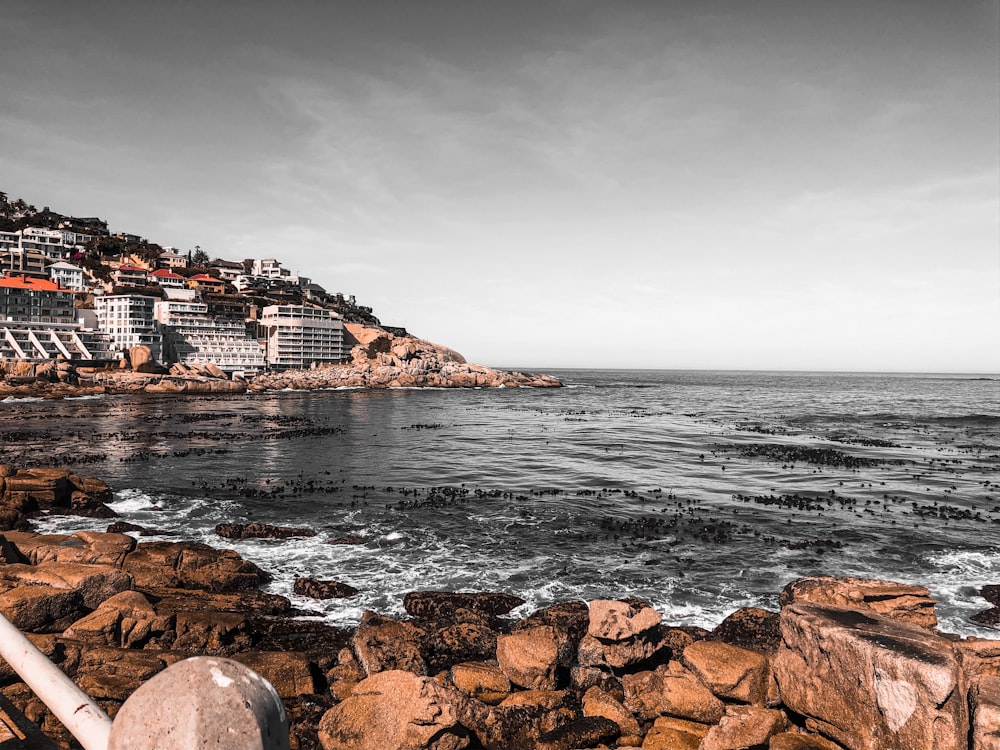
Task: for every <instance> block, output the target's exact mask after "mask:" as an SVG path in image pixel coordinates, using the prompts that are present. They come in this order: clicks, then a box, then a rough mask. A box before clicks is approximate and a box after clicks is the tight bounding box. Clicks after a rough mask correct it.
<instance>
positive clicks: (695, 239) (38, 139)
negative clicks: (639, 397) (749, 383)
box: [0, 0, 1000, 372]
mask: <svg viewBox="0 0 1000 750" xmlns="http://www.w3.org/2000/svg"><path fill="white" fill-rule="evenodd" d="M998 7H1000V2H998V0H955V1H953V2H943V1H941V0H928V1H922V0H898V1H889V0H836V2H834V1H832V0H822V1H820V0H815V1H814V0H788V1H786V2H769V1H766V0H765V1H763V2H761V1H756V0H755V1H754V2H746V0H732V1H731V2H701V1H699V2H695V1H694V0H691V1H690V2H666V1H662V2H629V1H628V0H615V1H614V2H612V1H611V0H606V1H605V2H590V1H589V0H572V1H571V0H548V1H543V0H531V1H530V2H512V1H511V0H503V1H502V2H501V1H498V0H490V1H489V2H486V1H479V0H450V1H449V2H443V1H434V0H419V1H418V0H396V1H395V2H385V1H379V0H374V1H368V2H363V3H362V2H346V1H344V2H286V3H281V4H278V3H252V2H229V3H227V2H210V3H206V2H177V1H176V0H175V1H172V2H137V1H136V0H131V1H130V2H100V1H96V2H95V1H90V2H85V3H83V2H81V3H68V2H54V1H50V0H27V1H25V0H5V2H4V3H3V8H2V22H0V25H2V28H3V32H2V37H3V39H2V42H0V190H4V191H6V192H7V193H8V194H10V195H11V196H12V197H23V198H24V199H25V200H27V201H28V202H30V203H34V204H36V205H37V206H38V207H39V208H41V207H42V206H43V205H48V206H50V207H51V208H52V209H53V210H55V211H59V212H61V213H68V214H74V215H82V216H89V215H99V216H101V217H103V218H105V219H107V220H108V222H109V223H110V225H111V229H112V231H128V232H132V233H136V234H140V235H142V236H144V237H146V238H148V239H149V240H151V241H155V242H159V243H160V244H163V245H173V246H175V247H177V248H179V249H181V250H183V251H186V250H188V249H191V248H193V247H194V246H195V245H200V246H201V247H202V248H203V249H204V250H206V251H207V252H208V253H209V255H210V256H212V257H222V258H226V259H232V260H239V259H243V258H248V257H275V258H278V259H279V260H280V261H282V262H283V264H284V265H285V266H286V267H288V268H290V269H291V270H292V271H295V272H299V273H301V274H303V275H307V276H311V277H312V278H313V279H314V280H315V281H316V282H317V283H319V284H322V285H323V286H324V287H326V288H327V289H328V290H329V291H341V292H344V293H346V294H354V295H356V296H357V298H358V302H359V303H361V304H365V305H370V306H372V307H373V308H374V309H375V313H376V315H378V316H379V318H380V319H381V320H382V322H383V323H385V324H389V325H402V326H406V327H407V328H408V329H409V330H410V331H411V332H412V333H414V334H416V335H418V336H421V337H423V338H427V339H430V340H432V341H437V342H439V343H442V344H447V345H449V346H451V347H453V348H455V349H457V350H459V351H460V352H462V353H463V354H465V355H466V356H467V357H468V358H469V359H470V360H473V361H478V362H482V363H484V364H489V365H494V366H509V367H524V368H535V369H543V368H545V367H550V368H555V367H590V366H597V367H657V368H725V369H808V370H889V371H935V372H941V371H944V372H963V371H964V372H998V371H1000V227H998V225H1000V135H998V132H1000V96H998V90H1000V72H998V69H1000V68H998V66H1000V52H998V36H1000V32H998V29H1000V12H998Z"/></svg>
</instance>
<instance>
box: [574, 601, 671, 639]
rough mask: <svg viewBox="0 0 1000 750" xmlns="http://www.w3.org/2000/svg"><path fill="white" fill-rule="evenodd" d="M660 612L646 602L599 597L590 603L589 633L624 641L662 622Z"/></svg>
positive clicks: (602, 637)
mask: <svg viewBox="0 0 1000 750" xmlns="http://www.w3.org/2000/svg"><path fill="white" fill-rule="evenodd" d="M660 620H661V618H660V613H659V612H657V611H656V610H655V609H653V608H652V607H650V606H649V605H648V604H646V603H645V602H638V601H613V600H610V599H598V600H596V601H592V602H591V603H590V624H589V626H588V628H587V634H588V635H590V636H592V637H594V638H598V639H600V640H603V641H624V640H627V639H629V638H633V637H635V636H637V635H639V634H641V633H645V632H646V631H647V630H650V629H652V628H655V627H656V626H657V625H659V624H660Z"/></svg>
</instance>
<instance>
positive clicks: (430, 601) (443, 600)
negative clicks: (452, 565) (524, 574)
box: [403, 591, 524, 618]
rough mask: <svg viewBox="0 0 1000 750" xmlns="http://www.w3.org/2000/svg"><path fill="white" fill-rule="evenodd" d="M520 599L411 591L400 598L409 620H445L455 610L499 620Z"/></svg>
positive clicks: (506, 596)
mask: <svg viewBox="0 0 1000 750" xmlns="http://www.w3.org/2000/svg"><path fill="white" fill-rule="evenodd" d="M522 604H524V599H522V598H520V597H518V596H512V595H510V594H499V593H488V592H484V593H472V594H465V593H454V592H450V591H411V592H410V593H409V594H407V595H406V596H405V597H404V598H403V608H404V609H406V611H407V613H408V614H410V615H412V616H413V617H432V618H439V617H448V616H453V615H454V613H455V612H456V611H457V610H459V609H467V610H470V611H472V612H477V613H479V614H482V615H486V616H488V617H499V616H501V615H505V614H507V613H508V612H510V611H511V610H512V609H514V607H519V606H520V605H522Z"/></svg>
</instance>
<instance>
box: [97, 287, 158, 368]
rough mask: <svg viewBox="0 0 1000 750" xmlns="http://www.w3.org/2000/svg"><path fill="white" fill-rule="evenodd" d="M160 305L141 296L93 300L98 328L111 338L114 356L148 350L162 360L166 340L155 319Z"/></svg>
mask: <svg viewBox="0 0 1000 750" xmlns="http://www.w3.org/2000/svg"><path fill="white" fill-rule="evenodd" d="M158 301H159V300H158V299H157V298H156V297H147V296H145V295H141V294H111V295H105V296H102V297H97V298H96V299H95V300H94V307H95V309H96V310H97V325H98V326H99V327H100V329H101V330H102V331H104V332H105V333H106V334H108V336H109V337H110V338H111V345H112V349H113V350H114V351H115V352H124V351H127V350H128V349H130V348H132V347H133V346H148V347H149V349H150V351H152V353H153V358H154V359H155V360H157V361H161V360H162V355H163V337H162V336H161V335H160V332H159V331H158V330H157V328H156V321H155V319H154V317H153V313H154V309H155V306H156V303H157V302H158Z"/></svg>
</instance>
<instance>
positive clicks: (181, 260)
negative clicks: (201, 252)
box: [156, 249, 188, 268]
mask: <svg viewBox="0 0 1000 750" xmlns="http://www.w3.org/2000/svg"><path fill="white" fill-rule="evenodd" d="M187 264H188V261H187V256H186V255H181V254H180V253H177V252H174V251H173V250H170V249H167V250H164V251H163V252H162V253H160V255H159V257H158V258H157V259H156V265H157V266H158V267H160V268H187Z"/></svg>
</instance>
